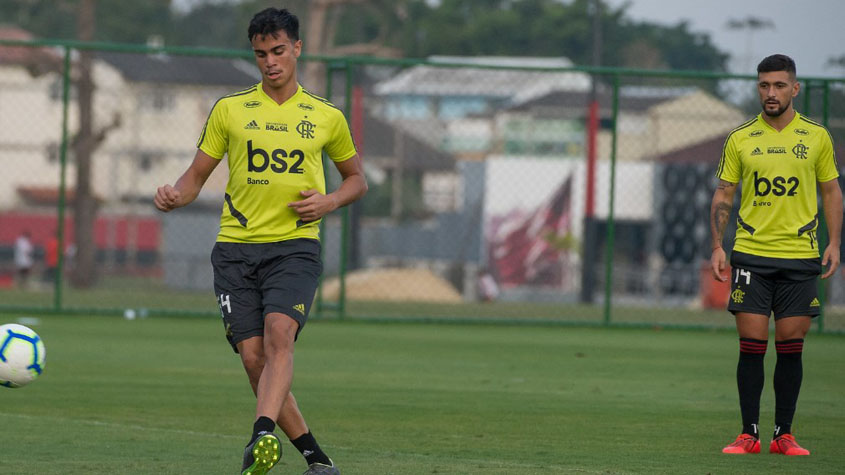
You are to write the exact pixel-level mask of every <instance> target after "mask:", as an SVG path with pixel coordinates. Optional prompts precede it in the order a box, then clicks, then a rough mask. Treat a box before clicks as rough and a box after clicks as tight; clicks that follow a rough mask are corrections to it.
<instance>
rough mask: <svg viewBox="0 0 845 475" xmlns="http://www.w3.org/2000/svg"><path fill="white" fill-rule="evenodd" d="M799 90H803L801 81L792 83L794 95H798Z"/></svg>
mask: <svg viewBox="0 0 845 475" xmlns="http://www.w3.org/2000/svg"><path fill="white" fill-rule="evenodd" d="M799 92H801V83H800V82H798V81H795V84H793V85H792V97H796V96H797V95H798V93H799Z"/></svg>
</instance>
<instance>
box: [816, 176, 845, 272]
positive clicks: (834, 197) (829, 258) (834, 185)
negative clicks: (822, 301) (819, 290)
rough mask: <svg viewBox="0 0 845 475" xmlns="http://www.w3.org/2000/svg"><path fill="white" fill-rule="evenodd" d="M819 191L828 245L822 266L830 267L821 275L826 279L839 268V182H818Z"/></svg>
mask: <svg viewBox="0 0 845 475" xmlns="http://www.w3.org/2000/svg"><path fill="white" fill-rule="evenodd" d="M819 190H821V195H822V207H823V208H824V219H825V222H826V223H827V236H828V243H827V247H826V248H825V250H824V257H822V266H826V265H830V267H828V269H827V271H825V272H824V274H822V279H826V278H828V277H830V276H831V275H833V273H834V272H836V268H837V267H839V259H840V256H839V245H840V240H841V234H842V190H841V189H840V188H839V180H837V179H836V178H834V179H833V180H829V181H825V182H819Z"/></svg>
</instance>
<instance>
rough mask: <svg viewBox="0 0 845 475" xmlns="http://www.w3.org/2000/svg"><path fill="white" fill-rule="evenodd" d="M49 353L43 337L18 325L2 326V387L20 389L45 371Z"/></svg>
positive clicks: (0, 332) (0, 342) (0, 359)
mask: <svg viewBox="0 0 845 475" xmlns="http://www.w3.org/2000/svg"><path fill="white" fill-rule="evenodd" d="M46 356H47V351H46V350H45V349H44V342H43V341H41V337H39V336H38V334H37V333H35V332H34V331H32V329H30V328H27V327H25V326H23V325H18V324H16V323H8V324H6V325H0V386H5V387H7V388H19V387H21V386H26V385H27V384H29V383H31V382H32V381H33V380H34V379H35V378H37V377H38V375H40V374H41V372H42V371H44V358H45V357H46Z"/></svg>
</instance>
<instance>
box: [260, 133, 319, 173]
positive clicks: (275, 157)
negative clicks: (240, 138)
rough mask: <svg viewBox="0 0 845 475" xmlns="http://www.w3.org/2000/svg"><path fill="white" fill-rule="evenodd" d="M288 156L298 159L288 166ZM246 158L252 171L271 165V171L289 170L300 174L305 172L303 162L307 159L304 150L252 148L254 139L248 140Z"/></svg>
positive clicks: (261, 170)
mask: <svg viewBox="0 0 845 475" xmlns="http://www.w3.org/2000/svg"><path fill="white" fill-rule="evenodd" d="M286 158H292V159H295V160H296V161H295V162H294V163H293V164H292V165H290V166H288V162H287V161H286V160H285V159H286ZM246 160H247V170H248V171H250V172H255V173H261V172H263V171H264V170H266V169H267V168H268V167H269V168H270V170H271V171H273V172H276V173H284V172H288V173H294V174H300V175H301V174H303V173H305V170H303V169H302V168H301V166H302V162H303V161H305V153H304V152H303V151H302V150H291V151H290V152H287V151H285V150H284V149H281V148H277V149H275V150H273V151H271V152H267V150H264V149H263V148H259V147H256V148H252V140H248V141H247V142H246ZM271 162H272V163H271Z"/></svg>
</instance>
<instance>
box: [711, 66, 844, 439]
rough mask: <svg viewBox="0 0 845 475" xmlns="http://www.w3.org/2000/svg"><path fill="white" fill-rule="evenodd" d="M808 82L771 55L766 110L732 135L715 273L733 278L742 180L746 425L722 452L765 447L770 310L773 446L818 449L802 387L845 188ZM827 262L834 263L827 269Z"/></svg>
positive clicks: (716, 216)
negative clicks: (796, 429)
mask: <svg viewBox="0 0 845 475" xmlns="http://www.w3.org/2000/svg"><path fill="white" fill-rule="evenodd" d="M799 90H800V84H799V83H798V82H797V81H796V79H795V62H794V61H793V60H792V59H791V58H789V57H788V56H784V55H781V54H776V55H773V56H769V57H767V58H765V59H763V61H761V62H760V64H759V65H758V66H757V92H758V94H759V95H760V104H761V106H762V108H763V111H762V113H761V114H759V115H758V116H757V117H755V118H753V119H751V120H749V121H748V122H746V123H744V124H742V125H741V126H739V127H737V128H736V129H734V130H733V131H731V133H730V134H728V138H727V140H726V141H725V146H724V151H723V152H722V159H721V161H720V162H719V168H718V170H717V172H716V176H717V177H718V178H719V184H718V187H717V189H716V192H715V193H714V194H713V201H712V203H711V207H710V231H711V235H712V245H713V253H712V255H711V257H710V264H711V268H712V271H713V277H714V278H715V279H716V280H719V281H722V282H724V281H726V280H727V279H728V278H729V276H727V275H725V274H724V271H725V251H724V249H722V235H723V234H724V231H725V227H726V225H727V222H728V216H729V215H730V212H731V207H732V205H733V197H734V192H735V191H736V185H737V183H739V182H740V181H742V195H741V199H740V208H739V217H738V218H737V231H736V239H735V242H734V247H733V253H732V254H731V259H730V262H731V266H732V267H733V275H732V276H730V278H731V297H730V300H729V303H728V311H730V312H731V313H733V314H734V316H735V317H736V329H737V332H738V333H739V364H738V365H737V370H736V380H737V387H738V389H739V406H740V412H741V414H742V433H741V434H740V435H739V437H737V438H736V440H735V441H734V442H733V443H731V444H730V445H728V446H727V447H725V448H724V449H723V450H722V452H724V453H728V454H747V453H758V452H760V434H759V430H758V429H759V426H758V422H759V416H760V394H761V393H762V391H763V357H764V356H765V354H766V347H767V344H768V338H769V316H770V315H771V314H774V318H775V350H776V351H777V363H776V365H775V375H774V390H775V427H774V435H773V437H772V442H771V444H770V446H769V452H771V453H779V454H785V455H809V454H810V452H809V451H808V450H806V449H804V448H802V447H801V446H800V445H798V443H797V442H796V441H795V437H794V436H793V435H792V419H793V415H794V414H795V406H796V402H797V401H798V391H799V389H800V388H801V379H802V374H803V369H802V368H803V367H802V363H801V353H802V351H803V348H804V338H805V336H806V335H807V331H808V330H809V329H810V323H811V321H812V319H813V318H814V317H816V316H817V315H818V314H819V299H818V294H817V291H816V282H817V277H818V275H819V274H821V273H822V271H824V274H823V275H822V276H821V277H822V279H826V278H827V277H830V276H831V275H833V273H834V272H835V271H836V268H837V267H838V266H839V258H840V256H839V243H840V231H841V228H842V191H841V190H840V189H839V183H838V181H837V180H836V178H837V177H838V176H839V173H838V171H837V164H836V159H835V157H834V153H833V143H832V139H831V137H830V134H829V133H828V131H827V130H826V129H825V128H824V127H822V126H821V125H820V124H818V123H816V122H813V121H812V120H810V119H808V118H806V117H804V116H802V115H801V114H799V113H798V112H796V111H795V110H794V109H793V105H792V100H793V98H794V97H795V96H797V95H798V91H799ZM817 184H818V188H819V190H820V191H821V198H822V206H823V208H824V218H825V221H826V222H827V231H828V244H827V246H826V247H825V250H824V254H823V255H822V258H821V262H820V261H819V242H818V240H817V236H816V229H817V228H818V224H819V217H818V216H819V215H818V204H817V201H816V200H817V197H816V186H817ZM824 266H827V269H824Z"/></svg>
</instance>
